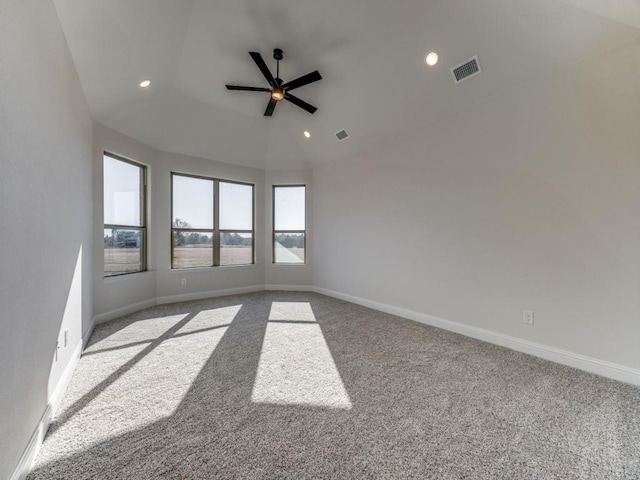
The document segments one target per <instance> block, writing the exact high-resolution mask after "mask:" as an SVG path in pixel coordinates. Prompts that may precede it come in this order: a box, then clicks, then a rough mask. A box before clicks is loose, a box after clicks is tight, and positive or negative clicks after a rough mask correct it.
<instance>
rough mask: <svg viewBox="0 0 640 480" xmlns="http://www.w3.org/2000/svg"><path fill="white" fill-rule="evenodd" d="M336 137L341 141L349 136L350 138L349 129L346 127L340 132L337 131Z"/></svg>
mask: <svg viewBox="0 0 640 480" xmlns="http://www.w3.org/2000/svg"><path fill="white" fill-rule="evenodd" d="M336 138H337V139H338V140H339V141H342V140H346V139H347V138H349V134H348V133H347V131H346V130H345V129H342V130H340V131H339V132H336Z"/></svg>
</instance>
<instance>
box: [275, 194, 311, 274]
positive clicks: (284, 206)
mask: <svg viewBox="0 0 640 480" xmlns="http://www.w3.org/2000/svg"><path fill="white" fill-rule="evenodd" d="M305 195H306V187H305V186H304V185H280V186H274V187H273V262H274V263H305V260H306V259H305V255H306V252H305V247H306V238H305V237H306V215H305V210H306V205H305Z"/></svg>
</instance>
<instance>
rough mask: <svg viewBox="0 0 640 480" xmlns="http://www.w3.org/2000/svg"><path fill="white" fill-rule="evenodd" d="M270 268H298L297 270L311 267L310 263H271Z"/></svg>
mask: <svg viewBox="0 0 640 480" xmlns="http://www.w3.org/2000/svg"><path fill="white" fill-rule="evenodd" d="M269 266H270V267H296V268H306V267H308V266H309V264H308V263H270V264H269Z"/></svg>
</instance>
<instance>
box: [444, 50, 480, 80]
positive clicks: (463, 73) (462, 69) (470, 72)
mask: <svg viewBox="0 0 640 480" xmlns="http://www.w3.org/2000/svg"><path fill="white" fill-rule="evenodd" d="M480 72H482V69H481V68H480V61H479V60H478V56H477V55H476V56H474V57H471V58H470V59H469V60H466V61H464V62H462V63H460V64H458V65H456V66H455V67H452V68H451V75H453V82H454V83H460V82H461V81H462V80H466V79H467V78H469V77H473V76H474V75H477V74H479V73H480Z"/></svg>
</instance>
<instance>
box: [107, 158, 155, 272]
mask: <svg viewBox="0 0 640 480" xmlns="http://www.w3.org/2000/svg"><path fill="white" fill-rule="evenodd" d="M103 164H104V167H103V173H104V175H103V181H104V192H103V193H104V212H103V213H104V276H105V277H111V276H114V275H124V274H127V273H135V272H142V271H144V270H146V240H147V229H146V213H145V212H146V204H145V201H146V200H145V199H146V168H145V167H144V166H142V165H139V164H137V163H135V162H132V161H130V160H126V159H124V158H120V157H116V156H115V155H112V154H107V153H105V154H104V156H103Z"/></svg>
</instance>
